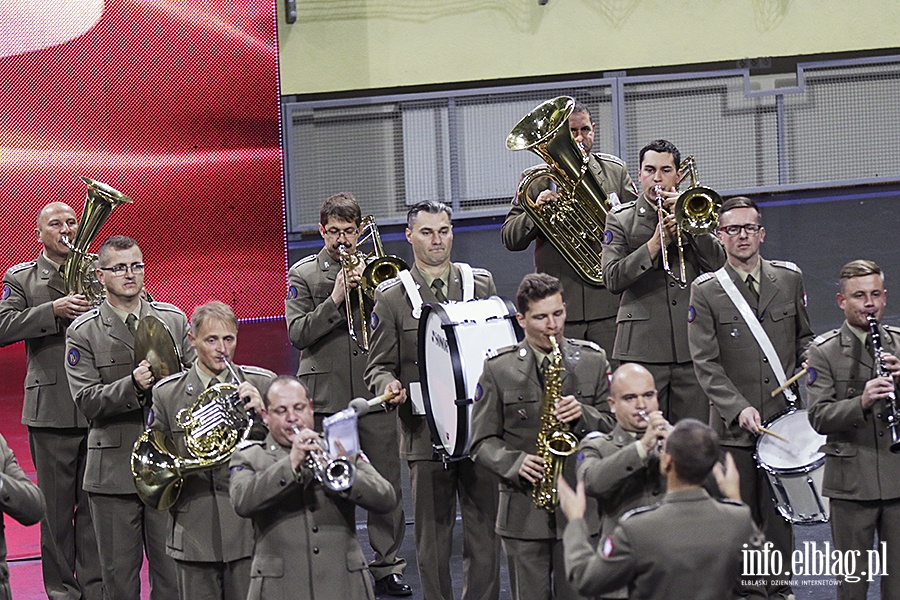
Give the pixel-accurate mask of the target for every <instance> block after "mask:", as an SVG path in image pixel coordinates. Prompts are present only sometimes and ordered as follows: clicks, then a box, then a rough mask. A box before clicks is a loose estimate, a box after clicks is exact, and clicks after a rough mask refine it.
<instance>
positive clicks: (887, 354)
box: [808, 260, 900, 600]
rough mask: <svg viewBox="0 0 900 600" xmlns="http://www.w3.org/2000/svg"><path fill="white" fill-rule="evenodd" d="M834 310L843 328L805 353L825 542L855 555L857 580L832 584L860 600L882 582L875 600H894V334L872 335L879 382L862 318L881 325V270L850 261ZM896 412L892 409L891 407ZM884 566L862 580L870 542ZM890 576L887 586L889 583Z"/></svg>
mask: <svg viewBox="0 0 900 600" xmlns="http://www.w3.org/2000/svg"><path fill="white" fill-rule="evenodd" d="M840 283H841V287H840V291H839V292H838V294H837V303H838V306H839V307H840V308H841V310H843V311H844V317H845V320H844V324H843V325H842V326H841V328H840V329H836V330H834V331H830V332H828V333H826V334H824V335H821V336H819V337H818V338H816V339H815V340H814V341H813V343H812V345H811V346H810V348H809V361H808V362H809V369H810V371H809V377H808V381H809V387H808V391H809V421H810V423H811V424H812V426H813V428H814V429H815V430H816V431H818V432H819V433H821V434H823V435H826V436H828V438H827V442H826V443H825V445H824V446H822V448H821V451H822V452H824V453H825V475H824V481H823V486H822V487H823V489H822V492H823V494H824V495H825V496H827V497H829V498H830V499H831V501H830V510H831V516H830V521H831V534H832V537H833V538H834V546H835V548H836V550H837V551H840V552H841V553H842V555H849V553H851V552H856V553H857V554H856V556H857V557H860V558H858V559H857V564H858V565H859V566H858V567H857V570H856V572H855V573H848V575H854V576H855V577H856V578H858V581H852V579H851V578H849V577H848V578H842V577H838V580H839V585H838V586H837V597H838V598H840V599H841V600H850V599H853V600H857V599H858V600H864V599H865V598H866V593H867V590H868V585H869V584H868V582H869V581H871V580H872V579H873V576H874V575H879V574H882V577H881V598H884V599H897V598H900V585H898V584H897V582H898V580H900V477H898V476H897V474H898V473H900V454H895V453H893V452H891V450H890V446H891V444H892V441H893V437H894V436H893V435H892V431H891V429H890V427H888V425H887V418H888V415H889V414H890V413H889V411H890V410H891V408H890V404H891V401H890V399H889V398H890V397H891V396H892V395H893V396H894V397H897V396H898V395H900V387H898V386H897V378H898V376H900V360H898V359H897V353H898V352H900V329H898V328H897V327H892V326H890V325H884V324H881V325H880V326H879V328H878V332H879V337H880V338H881V345H882V349H883V360H884V367H885V370H886V371H887V372H888V373H889V374H890V376H884V377H882V376H879V375H878V372H877V365H876V360H875V357H874V347H873V343H872V336H871V335H870V328H869V324H868V317H867V315H870V314H871V315H874V316H875V318H876V320H878V321H879V323H880V322H881V318H882V316H883V314H884V307H885V305H886V304H887V290H885V287H884V274H883V273H882V271H881V268H880V267H879V266H878V265H876V264H875V263H874V262H872V261H869V260H854V261H852V262H849V263H847V264H846V265H844V266H843V268H842V269H841V274H840ZM894 406H896V402H894ZM876 533H877V534H878V542H879V547H880V545H881V544H885V549H884V551H883V552H881V551H880V548H879V555H886V561H885V562H886V564H884V565H881V568H880V572H879V573H866V574H864V573H861V572H860V571H862V570H863V569H864V568H865V564H866V563H865V561H864V560H863V559H862V558H861V557H866V556H869V555H868V554H867V552H868V551H871V550H872V547H873V544H874V541H875V534H876ZM891 576H893V577H894V579H893V580H892V579H891V578H890V577H891Z"/></svg>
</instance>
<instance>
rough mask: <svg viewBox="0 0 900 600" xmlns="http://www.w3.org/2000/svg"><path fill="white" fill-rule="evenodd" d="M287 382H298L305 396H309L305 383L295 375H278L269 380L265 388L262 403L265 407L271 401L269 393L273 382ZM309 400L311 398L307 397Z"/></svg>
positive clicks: (273, 384) (284, 383) (279, 383)
mask: <svg viewBox="0 0 900 600" xmlns="http://www.w3.org/2000/svg"><path fill="white" fill-rule="evenodd" d="M288 383H299V384H300V386H301V387H302V388H303V391H304V392H306V397H307V398H309V388H308V387H306V384H305V383H303V382H302V381H300V378H299V377H297V376H296V375H279V376H278V377H276V378H275V379H273V380H272V381H270V382H269V387H268V388H267V389H266V393H265V394H263V405H264V406H265V407H266V408H269V404H270V403H271V401H270V400H269V393H270V392H271V391H272V388H273V387H275V384H278V385H280V386H281V385H287V384H288ZM309 401H310V402H312V398H309Z"/></svg>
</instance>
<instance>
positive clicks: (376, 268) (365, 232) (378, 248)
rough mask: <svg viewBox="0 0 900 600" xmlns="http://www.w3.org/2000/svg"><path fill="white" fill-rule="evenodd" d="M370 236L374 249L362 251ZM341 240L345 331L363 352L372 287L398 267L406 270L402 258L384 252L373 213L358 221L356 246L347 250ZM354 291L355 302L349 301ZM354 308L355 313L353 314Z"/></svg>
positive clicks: (396, 273)
mask: <svg viewBox="0 0 900 600" xmlns="http://www.w3.org/2000/svg"><path fill="white" fill-rule="evenodd" d="M369 240H371V241H372V245H373V246H374V249H373V250H372V252H370V253H369V254H362V253H361V252H360V250H359V246H360V245H362V244H363V243H365V242H367V241H369ZM347 248H348V247H347V246H345V245H344V244H341V245H340V246H339V247H338V251H339V252H340V256H339V260H340V263H341V268H342V269H343V273H344V303H345V304H346V307H347V333H349V334H350V337H351V338H352V339H353V341H354V342H355V343H356V345H357V346H358V347H359V349H360V350H362V351H363V352H368V351H369V337H370V335H371V331H370V328H369V319H370V317H371V316H372V309H373V308H374V307H375V289H376V288H377V287H378V286H379V285H380V284H381V283H382V282H383V281H387V280H388V279H393V278H394V277H396V276H397V275H398V274H399V273H400V271H406V270H409V265H408V264H406V262H405V261H404V260H403V259H401V258H399V257H397V256H392V255H387V254H385V252H384V246H383V245H382V243H381V236H380V235H379V233H378V226H377V225H376V224H375V217H374V216H372V215H366V216H365V217H363V219H362V222H361V223H360V237H359V239H358V240H357V242H356V249H355V250H354V251H352V252H351V251H350V250H348V249H347ZM360 264H364V265H365V268H364V269H363V272H362V275H361V276H360V278H359V282H358V284H357V286H356V287H355V288H353V289H351V288H350V285H349V283H350V275H351V274H352V273H353V271H354V270H355V269H356V268H357V267H358V266H359V265H360ZM354 295H355V299H356V301H355V302H352V300H353V298H354ZM354 312H355V313H356V315H355V316H354Z"/></svg>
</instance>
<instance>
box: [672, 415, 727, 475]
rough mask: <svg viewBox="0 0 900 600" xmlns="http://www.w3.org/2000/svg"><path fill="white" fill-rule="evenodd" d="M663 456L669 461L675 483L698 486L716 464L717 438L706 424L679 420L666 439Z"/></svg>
mask: <svg viewBox="0 0 900 600" xmlns="http://www.w3.org/2000/svg"><path fill="white" fill-rule="evenodd" d="M665 452H666V454H668V455H669V456H671V457H672V461H673V463H674V468H675V473H676V474H677V475H678V478H679V479H681V480H682V481H684V482H685V483H688V484H690V485H700V484H702V483H703V482H704V481H705V480H706V478H707V477H708V476H709V473H710V471H712V468H713V466H714V465H715V464H716V462H717V461H718V460H719V452H720V447H719V436H718V435H716V432H715V431H713V428H712V427H710V426H709V425H707V424H706V423H701V422H700V421H698V420H697V419H682V420H681V421H678V423H677V424H676V425H675V427H674V428H673V429H672V431H671V432H670V433H669V437H668V438H666V445H665Z"/></svg>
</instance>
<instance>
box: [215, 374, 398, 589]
mask: <svg viewBox="0 0 900 600" xmlns="http://www.w3.org/2000/svg"><path fill="white" fill-rule="evenodd" d="M265 400H266V408H265V410H264V411H263V418H264V419H265V420H266V424H267V425H268V426H269V435H268V437H267V438H266V440H265V441H264V442H263V443H254V444H251V445H249V446H247V447H245V448H243V449H241V450H239V451H237V452H235V454H234V456H233V457H232V459H231V472H232V473H231V499H232V502H233V503H234V508H235V510H236V511H237V513H238V514H240V515H242V516H244V517H247V518H249V519H252V520H253V526H254V529H255V531H256V548H255V549H254V552H253V569H252V580H251V584H250V594H249V595H248V596H247V598H248V600H261V599H266V600H281V599H284V600H287V599H292V598H306V599H309V600H331V599H333V598H347V599H350V598H353V599H355V598H367V599H368V600H372V599H373V598H374V594H373V593H372V583H371V581H370V580H369V575H368V573H367V572H366V559H365V556H363V553H362V548H360V546H359V541H358V540H357V539H356V520H355V509H356V506H357V505H358V506H360V507H361V508H363V509H365V510H367V511H369V512H380V513H386V512H388V511H390V510H391V509H392V508H393V506H394V504H395V503H396V502H397V497H396V496H395V495H394V489H393V486H391V484H390V483H388V481H387V480H385V479H384V478H383V477H381V475H379V474H378V471H376V470H375V469H374V468H373V467H372V466H371V465H370V464H368V462H367V461H366V460H365V458H363V456H362V455H361V456H359V457H357V458H356V459H354V463H355V465H356V478H355V481H354V482H353V485H352V487H351V488H350V489H349V490H347V491H345V492H333V491H330V490H326V489H325V488H324V487H323V486H322V485H321V483H320V482H319V481H318V480H316V479H315V477H314V476H313V473H312V471H311V470H310V468H309V466H308V465H307V462H306V460H307V456H308V454H309V452H311V451H315V450H317V449H318V448H319V446H318V442H316V441H315V440H316V439H317V438H318V434H317V433H316V432H315V431H313V426H314V419H313V410H312V400H311V399H310V398H309V397H308V395H307V393H306V389H305V388H304V386H303V384H302V383H300V381H299V380H298V379H297V378H296V377H293V376H290V375H282V376H280V377H278V378H276V379H275V380H274V381H273V382H272V384H271V386H270V387H269V390H268V393H267V394H266V396H265ZM295 428H296V430H297V431H295Z"/></svg>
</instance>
